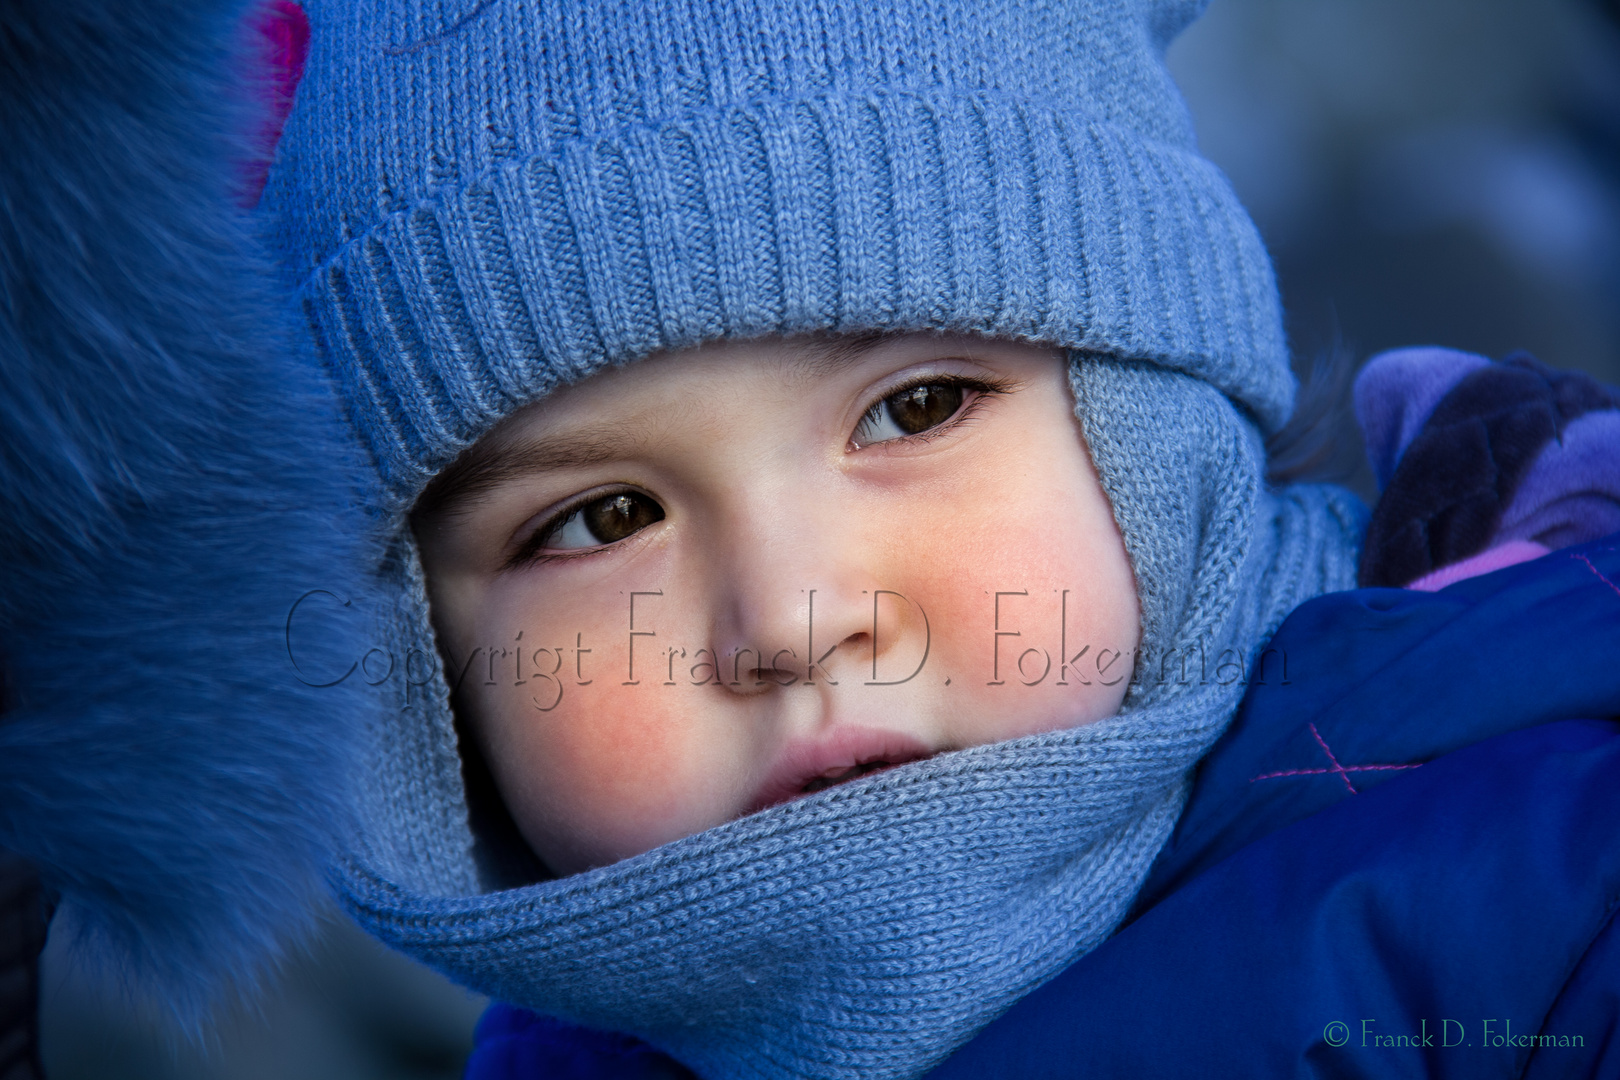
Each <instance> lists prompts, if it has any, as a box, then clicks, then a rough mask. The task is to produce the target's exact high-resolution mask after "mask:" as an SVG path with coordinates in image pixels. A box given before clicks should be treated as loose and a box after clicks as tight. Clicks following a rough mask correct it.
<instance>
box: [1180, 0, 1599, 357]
mask: <svg viewBox="0 0 1620 1080" xmlns="http://www.w3.org/2000/svg"><path fill="white" fill-rule="evenodd" d="M1169 62H1170V68H1171V70H1172V71H1173V72H1174V74H1175V76H1176V78H1177V81H1178V82H1180V84H1181V86H1182V88H1183V90H1184V91H1185V93H1186V95H1187V99H1188V103H1189V105H1190V106H1191V108H1192V112H1193V116H1194V120H1195V122H1196V124H1197V129H1198V136H1199V142H1200V145H1201V148H1202V150H1203V152H1204V154H1205V155H1206V156H1208V157H1209V158H1211V159H1212V160H1214V162H1215V163H1216V164H1217V165H1219V166H1220V167H1221V168H1222V169H1224V170H1225V171H1226V173H1227V175H1228V176H1229V177H1230V178H1231V180H1232V183H1233V185H1234V186H1235V187H1236V188H1237V192H1238V195H1239V196H1240V197H1241V198H1242V199H1243V202H1244V203H1245V205H1247V206H1248V208H1249V211H1250V212H1251V213H1252V214H1253V215H1254V218H1255V221H1256V222H1257V223H1258V224H1259V226H1260V231H1261V233H1262V235H1263V236H1264V237H1265V240H1266V243H1267V245H1268V246H1269V248H1270V250H1271V254H1272V258H1273V259H1274V260H1275V261H1276V264H1277V276H1278V282H1279V285H1280V287H1281V289H1282V295H1283V303H1284V306H1285V309H1286V311H1287V317H1288V330H1289V335H1290V339H1291V341H1292V343H1293V346H1294V349H1295V353H1296V357H1297V358H1298V359H1300V360H1303V361H1305V362H1306V363H1309V361H1310V360H1311V358H1313V357H1315V356H1319V355H1322V354H1324V353H1325V352H1327V351H1329V350H1331V349H1333V348H1334V347H1336V346H1339V345H1342V346H1343V347H1344V348H1345V350H1346V351H1347V352H1348V353H1349V354H1350V355H1351V356H1352V357H1354V358H1355V359H1357V360H1361V359H1365V358H1366V357H1367V356H1368V355H1369V354H1371V353H1374V352H1377V351H1379V350H1382V349H1387V348H1391V347H1395V346H1400V345H1447V346H1451V347H1454V348H1459V349H1465V350H1468V351H1471V352H1479V353H1483V354H1485V355H1487V356H1491V357H1497V358H1499V357H1501V356H1502V355H1504V354H1506V353H1508V352H1511V351H1513V350H1515V349H1527V350H1529V351H1530V352H1532V353H1534V354H1535V355H1537V356H1538V357H1540V358H1541V359H1542V360H1544V361H1546V362H1547V363H1549V364H1552V365H1554V366H1557V367H1568V368H1580V369H1583V370H1585V371H1588V372H1591V373H1592V374H1594V375H1597V376H1599V377H1601V378H1603V379H1605V380H1607V381H1609V382H1620V0H1214V2H1213V3H1212V4H1211V5H1210V8H1209V10H1208V13H1207V14H1206V15H1205V16H1204V18H1203V19H1202V20H1200V21H1199V22H1197V23H1195V24H1194V25H1193V27H1192V28H1191V29H1190V30H1189V31H1188V32H1187V33H1186V34H1185V35H1184V36H1183V37H1182V38H1181V39H1180V40H1178V41H1177V42H1176V43H1175V44H1174V45H1173V46H1172V47H1171V49H1170V54H1169Z"/></svg>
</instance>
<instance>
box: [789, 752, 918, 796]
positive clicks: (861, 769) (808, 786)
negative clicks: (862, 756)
mask: <svg viewBox="0 0 1620 1080" xmlns="http://www.w3.org/2000/svg"><path fill="white" fill-rule="evenodd" d="M898 764H900V762H898V761H881V760H880V761H866V762H862V763H861V764H859V765H851V766H850V767H849V768H847V769H838V770H834V771H832V772H828V773H824V774H822V775H821V776H812V777H811V778H810V779H808V780H806V781H805V782H804V786H803V787H802V788H800V789H799V794H801V795H810V794H813V793H814V792H817V791H821V790H822V789H824V788H830V787H832V786H834V785H835V784H842V783H843V782H844V781H846V780H853V779H855V778H856V777H857V776H865V775H866V774H867V773H875V772H879V771H881V770H883V769H892V768H894V767H895V766H896V765H898Z"/></svg>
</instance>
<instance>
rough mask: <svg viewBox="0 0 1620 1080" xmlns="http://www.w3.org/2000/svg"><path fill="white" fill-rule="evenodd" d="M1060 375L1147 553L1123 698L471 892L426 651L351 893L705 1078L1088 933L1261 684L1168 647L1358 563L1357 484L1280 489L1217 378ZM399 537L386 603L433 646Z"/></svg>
mask: <svg viewBox="0 0 1620 1080" xmlns="http://www.w3.org/2000/svg"><path fill="white" fill-rule="evenodd" d="M1071 376H1072V378H1071V381H1072V383H1073V386H1074V389H1075V395H1076V400H1077V403H1078V413H1079V415H1080V417H1081V420H1082V423H1083V425H1084V427H1085V430H1086V433H1087V438H1088V442H1089V445H1090V447H1091V451H1092V454H1093V456H1094V458H1095V459H1096V461H1097V465H1098V469H1099V473H1100V474H1101V476H1102V478H1103V482H1104V487H1105V488H1106V489H1107V490H1108V494H1109V495H1110V497H1111V498H1112V499H1113V500H1114V505H1115V507H1116V516H1117V517H1118V518H1119V521H1120V526H1121V530H1122V532H1123V534H1124V536H1125V538H1126V544H1127V548H1128V550H1129V551H1130V554H1131V557H1132V561H1133V564H1134V565H1135V567H1136V573H1137V576H1138V579H1139V582H1144V583H1145V582H1147V581H1148V575H1150V574H1151V575H1155V576H1154V577H1152V578H1151V587H1147V585H1146V584H1143V585H1139V588H1140V590H1141V593H1142V604H1143V630H1144V638H1143V640H1144V647H1143V653H1142V656H1141V658H1140V659H1139V661H1138V665H1137V678H1136V680H1135V681H1134V682H1133V685H1132V688H1131V691H1130V693H1129V695H1128V696H1127V699H1126V704H1125V708H1124V710H1123V711H1122V712H1121V713H1120V714H1119V715H1117V716H1115V717H1112V718H1110V719H1108V720H1105V721H1102V722H1099V723H1096V724H1092V725H1090V726H1087V727H1081V728H1075V729H1070V730H1063V731H1053V732H1047V733H1044V734H1039V735H1033V736H1028V737H1025V738H1021V739H1017V740H1013V741H1010V742H1004V743H997V744H994V745H988V746H980V747H974V748H971V749H966V750H961V751H957V752H953V753H948V754H942V755H939V756H938V757H935V758H931V759H929V760H926V761H919V762H913V763H911V764H909V765H905V766H901V767H898V768H894V769H891V770H887V771H884V772H882V773H878V774H874V775H872V776H869V777H865V778H862V779H859V780H855V781H852V782H850V783H847V784H843V785H840V786H838V787H835V788H831V789H828V790H826V791H823V792H821V793H819V794H817V795H814V796H811V797H808V798H804V799H801V800H798V801H795V802H792V803H787V804H783V805H779V806H775V807H772V808H770V809H767V810H764V811H762V812H760V813H757V814H753V815H750V816H748V817H745V818H742V819H740V820H737V821H733V822H730V823H728V824H725V825H721V826H719V827H717V828H713V829H709V830H707V831H705V832H702V833H699V834H697V835H694V836H689V837H686V838H684V839H682V840H678V841H675V842H674V843H670V844H666V845H664V846H662V847H659V848H656V849H654V850H652V851H649V852H647V853H645V854H642V855H639V856H636V857H634V858H630V859H626V860H624V861H622V862H619V863H616V864H614V865H611V866H606V867H602V868H599V869H595V870H591V871H588V872H586V873H582V874H578V875H575V876H572V877H567V878H562V879H557V880H550V881H543V882H540V883H538V884H533V885H528V886H525V887H521V888H515V889H507V890H504V891H494V892H481V891H480V884H479V876H478V871H477V869H476V865H475V861H474V859H473V856H472V851H473V846H474V840H473V837H472V834H471V832H470V831H469V829H468V826H467V810H466V802H465V795H464V793H463V789H462V782H461V773H460V761H459V758H458V756H457V750H456V743H455V731H454V726H453V722H452V718H451V715H450V710H449V706H448V704H447V702H448V691H447V690H446V689H445V687H444V685H443V682H442V676H436V677H435V679H434V682H433V685H432V686H430V687H428V689H429V690H431V691H432V692H431V693H429V694H426V695H424V694H422V693H421V692H420V689H418V692H417V693H416V694H415V695H414V698H413V699H411V700H410V701H409V702H408V703H407V704H406V705H405V706H404V707H403V712H402V715H401V717H400V723H399V724H398V725H396V726H393V727H390V728H389V729H387V730H386V731H383V732H381V733H380V734H379V738H378V739H377V742H376V745H375V747H374V762H373V768H374V770H375V775H376V777H377V780H378V782H377V783H376V784H375V785H373V787H372V789H371V790H370V792H369V793H368V794H369V798H370V803H369V805H368V806H367V807H366V813H365V817H366V820H367V822H368V825H367V831H366V834H365V835H364V836H363V837H362V842H361V843H360V845H359V846H358V848H357V850H356V852H355V853H354V854H353V855H352V857H351V858H350V859H349V860H348V862H347V863H346V864H345V866H344V868H343V869H342V871H341V872H340V879H341V880H340V888H341V891H342V893H343V896H344V899H345V902H346V904H347V906H348V908H349V910H350V912H351V914H352V915H353V916H354V917H355V918H356V919H357V920H358V921H359V922H360V924H361V925H362V926H363V927H365V929H367V930H368V931H369V932H370V933H372V934H374V935H375V936H377V937H378V938H380V939H382V940H383V941H385V942H387V943H389V944H391V945H393V946H394V947H396V948H398V949H401V950H402V951H404V952H406V953H408V954H410V955H411V956H414V957H416V958H417V959H419V960H421V961H423V962H425V963H427V964H429V965H430V966H432V967H434V968H437V969H438V970H440V971H443V972H445V973H446V974H448V975H449V976H450V977H451V978H453V979H455V980H457V981H459V982H461V983H464V984H466V985H467V986H470V987H472V988H474V989H476V990H478V991H480V992H482V993H485V994H488V995H490V996H491V997H494V998H497V999H499V1000H501V1001H506V1002H511V1003H513V1004H517V1005H521V1006H524V1007H527V1008H530V1009H534V1010H536V1011H539V1012H543V1013H547V1014H551V1015H556V1016H560V1017H562V1018H564V1019H567V1020H570V1021H573V1022H576V1023H579V1024H582V1025H585V1026H587V1027H593V1028H600V1029H604V1030H612V1031H620V1032H625V1033H628V1034H632V1035H635V1036H638V1037H640V1038H642V1039H645V1040H647V1041H648V1042H650V1043H652V1044H654V1045H655V1046H658V1047H659V1048H661V1049H663V1050H665V1051H666V1052H668V1053H670V1054H671V1055H672V1056H674V1057H676V1058H677V1059H679V1060H681V1061H682V1062H684V1063H685V1064H687V1065H688V1066H690V1067H691V1068H692V1069H694V1070H695V1071H696V1072H697V1073H698V1074H700V1075H702V1076H704V1077H707V1078H710V1080H728V1078H734V1077H736V1078H741V1077H783V1076H791V1077H850V1078H855V1077H860V1078H887V1077H911V1076H918V1075H920V1074H922V1073H924V1072H926V1071H927V1070H928V1069H929V1068H931V1067H932V1066H934V1065H936V1064H937V1063H939V1062H940V1061H941V1060H943V1059H944V1058H945V1057H946V1056H948V1055H949V1054H950V1053H951V1052H952V1051H953V1050H954V1049H955V1048H956V1047H958V1046H960V1045H961V1044H962V1043H963V1042H965V1041H967V1040H968V1039H969V1038H970V1037H971V1036H972V1035H973V1034H974V1032H976V1031H977V1030H978V1029H979V1028H980V1027H982V1026H983V1025H984V1024H986V1023H987V1022H989V1021H990V1020H991V1019H993V1018H994V1017H995V1016H997V1015H998V1014H1000V1013H1001V1012H1002V1011H1003V1010H1004V1009H1006V1008H1007V1007H1008V1006H1009V1005H1011V1004H1012V1003H1013V1002H1014V1001H1016V1000H1017V999H1018V998H1019V997H1021V996H1023V995H1024V994H1026V993H1028V992H1029V991H1030V990H1032V989H1033V988H1035V987H1036V986H1038V985H1040V984H1041V983H1042V982H1044V981H1046V980H1047V979H1049V978H1051V977H1052V976H1053V975H1055V974H1056V973H1057V972H1059V971H1061V970H1062V969H1063V968H1064V967H1066V966H1068V965H1069V964H1071V963H1073V962H1074V961H1075V960H1076V959H1078V958H1079V957H1080V956H1082V955H1084V954H1085V953H1086V952H1088V951H1089V950H1090V949H1092V948H1094V947H1095V946H1096V945H1098V944H1099V943H1100V942H1102V941H1103V940H1104V939H1105V938H1106V937H1107V936H1108V935H1109V934H1110V933H1111V932H1112V931H1113V930H1114V928H1115V927H1116V926H1117V925H1118V923H1119V921H1120V919H1121V918H1122V917H1123V916H1124V914H1125V912H1126V910H1127V909H1128V907H1129V905H1130V903H1131V900H1132V898H1133V897H1134V896H1135V894H1136V891H1137V889H1138V888H1139V887H1140V885H1141V883H1142V880H1143V878H1144V877H1145V875H1146V874H1147V871H1148V868H1149V866H1150V864H1151V863H1152V861H1153V859H1154V856H1155V855H1156V854H1157V853H1158V851H1159V848H1160V847H1161V846H1162V845H1163V843H1164V842H1165V840H1166V839H1167V838H1168V837H1169V835H1170V832H1171V830H1172V828H1173V827H1174V825H1175V822H1176V819H1177V817H1178V816H1179V814H1180V812H1181V808H1182V804H1183V802H1184V800H1185V798H1186V791H1187V782H1188V779H1189V773H1190V770H1191V769H1192V767H1193V766H1194V765H1195V764H1196V763H1197V762H1198V760H1199V758H1200V757H1201V756H1202V755H1203V754H1204V752H1205V751H1206V750H1208V749H1209V747H1210V746H1211V745H1212V744H1213V743H1214V742H1215V740H1216V739H1217V738H1219V736H1220V735H1221V733H1222V732H1223V731H1224V730H1225V728H1226V725H1227V724H1228V722H1229V721H1230V720H1231V717H1232V715H1233V713H1234V712H1235V710H1236V708H1237V704H1238V701H1239V699H1240V698H1241V697H1242V695H1243V691H1244V687H1245V681H1246V680H1244V679H1242V678H1237V679H1231V680H1228V681H1227V684H1226V685H1222V683H1221V682H1220V681H1216V677H1215V676H1214V674H1213V671H1212V670H1211V671H1208V680H1207V681H1202V682H1200V681H1199V680H1198V675H1197V665H1196V664H1194V665H1193V673H1192V677H1191V679H1189V680H1187V681H1179V680H1178V679H1177V677H1176V676H1177V672H1178V669H1179V665H1178V664H1177V663H1173V662H1172V663H1169V664H1165V663H1163V662H1162V660H1163V654H1161V656H1160V658H1159V660H1155V656H1154V654H1155V653H1156V652H1158V651H1159V650H1168V649H1170V648H1171V647H1172V646H1173V647H1174V648H1176V649H1185V648H1189V647H1191V648H1196V647H1197V646H1198V645H1200V644H1203V645H1204V646H1205V648H1206V649H1208V650H1209V651H1208V652H1207V654H1205V655H1207V656H1208V657H1209V658H1210V659H1211V660H1213V658H1214V657H1215V656H1216V655H1217V654H1218V653H1219V651H1220V649H1221V648H1223V647H1231V648H1235V649H1236V650H1237V651H1238V654H1239V655H1241V657H1242V659H1243V662H1244V665H1245V668H1244V670H1245V671H1248V670H1251V669H1252V664H1253V662H1254V660H1255V658H1256V657H1257V655H1258V653H1259V650H1260V647H1261V645H1262V644H1263V643H1264V642H1265V641H1266V640H1267V639H1268V638H1269V636H1270V634H1271V632H1272V631H1273V630H1275V628H1276V627H1277V625H1278V624H1279V623H1280V622H1281V621H1282V619H1283V617H1284V616H1285V615H1286V614H1287V613H1288V611H1290V610H1291V609H1292V608H1293V607H1294V606H1296V605H1297V604H1298V603H1300V602H1301V601H1303V600H1305V599H1307V598H1309V597H1311V596H1314V595H1317V594H1318V593H1321V592H1325V591H1331V590H1334V589H1342V588H1348V587H1350V586H1351V584H1352V582H1353V578H1354V567H1355V555H1356V552H1355V543H1354V537H1355V536H1356V535H1357V534H1358V531H1359V529H1360V526H1361V523H1362V512H1361V510H1360V507H1359V503H1357V502H1356V501H1355V499H1354V497H1353V496H1351V495H1349V494H1348V493H1347V492H1344V491H1342V490H1340V489H1336V488H1331V487H1326V486H1315V485H1295V486H1292V487H1289V488H1286V489H1284V490H1282V491H1281V492H1271V491H1268V490H1266V489H1265V487H1264V486H1263V483H1262V481H1261V475H1262V466H1263V462H1264V455H1263V451H1262V450H1261V448H1260V445H1259V438H1258V434H1257V432H1256V431H1255V429H1254V427H1253V425H1252V424H1250V423H1249V422H1248V421H1247V420H1245V419H1243V418H1242V417H1241V416H1240V414H1239V413H1238V412H1237V410H1236V409H1235V408H1233V407H1232V405H1231V404H1230V402H1228V401H1227V400H1226V399H1225V398H1223V397H1222V396H1221V395H1220V394H1219V393H1218V392H1217V391H1215V390H1213V388H1211V387H1209V386H1208V385H1207V384H1204V383H1201V382H1199V381H1197V380H1194V379H1191V378H1188V377H1186V376H1181V375H1176V374H1174V373H1170V372H1166V371H1163V370H1160V369H1155V368H1153V367H1152V365H1145V364H1126V363H1121V362H1110V361H1096V362H1090V361H1085V360H1076V361H1075V362H1074V363H1073V364H1072V365H1071ZM1122 403H1123V404H1124V405H1125V406H1133V407H1122ZM1189 431H1191V432H1196V433H1197V435H1198V438H1192V439H1190V438H1188V434H1187V433H1188V432H1189ZM1176 433H1179V435H1180V437H1179V439H1177V438H1172V436H1173V435H1174V434H1176ZM1177 448H1180V449H1179V452H1178V450H1177ZM1149 491H1152V492H1156V496H1157V497H1156V498H1155V499H1152V500H1147V501H1144V500H1145V498H1146V496H1145V493H1146V492H1149ZM1150 510H1151V512H1150ZM1178 515H1179V516H1180V517H1181V518H1183V520H1180V521H1178V520H1176V519H1177V517H1178ZM1183 548H1185V550H1180V549H1183ZM401 552H402V554H401V558H400V559H399V561H398V564H397V565H398V571H397V577H396V583H397V586H398V591H399V595H400V596H401V598H402V602H401V604H400V605H399V608H398V609H397V612H396V613H395V617H394V618H393V619H392V621H391V624H390V626H389V627H387V628H386V629H385V632H386V633H388V634H390V635H391V636H392V640H393V641H394V642H395V643H397V645H398V647H399V648H401V649H411V648H415V649H418V650H424V655H434V653H433V652H432V649H433V646H432V634H431V629H430V628H429V624H428V619H427V606H426V600H425V596H424V591H423V588H422V582H421V576H420V570H419V568H418V564H417V563H416V560H415V555H414V551H412V550H410V549H409V545H408V541H407V542H402V545H401ZM1177 567H1180V569H1181V571H1183V572H1180V573H1178V572H1177V570H1176V568H1177ZM1166 672H1168V674H1169V676H1170V677H1169V678H1168V679H1164V680H1162V681H1161V679H1160V678H1158V676H1160V675H1163V674H1165V673H1166Z"/></svg>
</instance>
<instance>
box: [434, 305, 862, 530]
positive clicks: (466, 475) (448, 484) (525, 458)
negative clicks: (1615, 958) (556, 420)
mask: <svg viewBox="0 0 1620 1080" xmlns="http://www.w3.org/2000/svg"><path fill="white" fill-rule="evenodd" d="M893 337H894V335H893V334H890V333H885V332H883V331H868V332H865V333H856V334H838V335H833V336H830V337H826V338H818V339H816V340H813V341H811V342H810V343H809V344H808V347H807V349H806V351H805V354H804V355H802V356H798V357H795V358H794V359H793V360H792V361H791V366H792V367H793V368H794V369H795V371H796V373H797V374H798V375H799V377H800V378H802V379H805V380H813V379H818V378H824V377H826V376H828V375H833V374H836V373H837V372H838V371H839V370H841V369H843V368H845V367H848V366H849V365H850V364H853V363H855V362H856V361H858V360H860V359H861V358H862V357H864V356H866V355H867V354H868V353H870V352H871V351H872V350H873V349H875V348H877V347H878V346H879V345H882V344H883V343H884V342H886V341H888V340H890V339H892V338H893ZM623 430H624V429H623V428H622V427H620V426H614V427H611V428H610V427H605V426H604V427H598V428H587V429H585V430H583V431H579V432H571V433H569V434H567V435H544V436H540V437H538V438H528V439H524V438H518V439H513V440H497V441H494V442H483V441H480V442H476V443H474V444H473V445H471V446H469V447H467V448H466V449H465V450H463V451H462V452H461V454H460V455H459V456H458V457H457V458H456V459H455V460H454V461H452V462H451V463H450V464H449V465H446V466H445V467H444V468H443V469H441V470H440V471H439V474H438V475H437V476H435V477H434V478H433V479H432V480H431V481H429V482H428V485H427V487H426V488H424V489H423V490H422V494H421V495H420V496H419V497H418V498H417V500H416V505H415V506H414V507H412V508H411V515H412V516H413V517H419V518H426V517H435V516H441V515H444V514H449V513H454V512H456V511H457V510H458V509H462V508H464V507H465V505H466V504H467V503H469V502H475V501H477V499H478V498H479V496H481V495H484V494H486V493H488V492H490V491H493V490H495V489H496V488H499V487H501V486H502V485H503V484H508V483H511V482H512V481H514V480H520V479H522V478H523V477H525V476H531V475H533V474H535V473H538V472H546V471H548V470H553V469H573V468H587V467H590V466H593V465H602V464H605V463H606V462H609V461H615V460H618V459H621V458H623V457H626V456H629V455H631V454H633V453H635V452H636V450H637V449H638V448H639V447H641V446H642V440H639V439H637V440H631V441H630V442H628V443H627V442H626V440H625V438H624V434H623Z"/></svg>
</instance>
